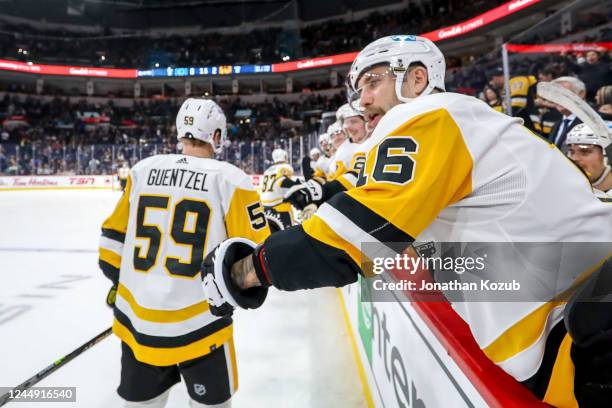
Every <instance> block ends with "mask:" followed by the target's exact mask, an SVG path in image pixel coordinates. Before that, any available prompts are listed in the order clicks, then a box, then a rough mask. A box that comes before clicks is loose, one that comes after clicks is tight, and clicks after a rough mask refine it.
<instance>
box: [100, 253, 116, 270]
mask: <svg viewBox="0 0 612 408" xmlns="http://www.w3.org/2000/svg"><path fill="white" fill-rule="evenodd" d="M99 253H100V259H101V260H102V261H104V262H106V263H108V264H111V265H113V266H114V267H115V268H117V269H119V268H120V267H121V255H119V254H117V253H115V252H113V251H109V250H108V249H104V248H100V249H99Z"/></svg>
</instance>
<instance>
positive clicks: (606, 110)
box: [595, 85, 612, 120]
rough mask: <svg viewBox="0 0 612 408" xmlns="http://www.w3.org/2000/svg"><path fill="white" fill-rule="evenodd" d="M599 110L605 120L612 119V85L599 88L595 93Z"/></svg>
mask: <svg viewBox="0 0 612 408" xmlns="http://www.w3.org/2000/svg"><path fill="white" fill-rule="evenodd" d="M595 103H596V105H597V111H598V112H599V114H600V115H601V116H602V118H603V119H604V120H612V85H606V86H602V87H601V88H599V90H598V91H597V94H596V95H595Z"/></svg>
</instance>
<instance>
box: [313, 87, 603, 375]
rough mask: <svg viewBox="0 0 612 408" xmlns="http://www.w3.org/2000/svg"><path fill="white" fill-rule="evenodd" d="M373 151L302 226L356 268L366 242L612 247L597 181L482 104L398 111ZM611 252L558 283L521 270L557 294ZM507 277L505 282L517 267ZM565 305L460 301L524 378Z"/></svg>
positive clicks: (434, 103)
mask: <svg viewBox="0 0 612 408" xmlns="http://www.w3.org/2000/svg"><path fill="white" fill-rule="evenodd" d="M364 151H366V152H367V153H366V154H367V160H366V164H365V170H364V172H363V174H362V175H361V176H360V178H359V181H358V183H357V187H356V188H353V189H350V190H348V191H346V192H345V193H343V194H339V195H337V196H334V198H333V199H332V200H330V201H328V202H327V203H325V204H323V205H322V206H321V207H319V210H318V211H317V212H316V213H315V215H314V216H313V217H312V218H311V219H309V220H308V221H306V222H304V224H303V229H304V231H305V233H306V234H307V235H308V236H310V237H311V238H313V239H315V240H318V241H320V242H324V243H325V244H327V245H328V246H330V247H333V248H334V249H335V250H341V251H343V252H344V253H346V254H347V256H349V257H350V258H351V259H352V260H353V261H354V262H355V264H357V265H363V264H362V261H363V260H364V259H373V255H372V254H369V253H366V252H367V248H368V245H364V244H367V243H375V244H381V243H383V242H412V241H413V240H415V239H416V240H417V241H422V242H427V241H438V242H491V243H492V242H514V243H519V242H550V243H554V242H597V243H612V205H611V204H610V203H607V204H606V203H603V202H601V201H599V200H597V199H596V197H594V195H593V192H592V189H591V185H590V183H589V181H588V180H587V179H586V178H585V177H584V176H583V175H582V174H581V172H580V171H579V170H578V169H577V168H576V167H575V166H574V165H573V164H572V163H570V162H569V161H568V159H567V158H566V157H565V156H564V155H563V153H562V152H560V151H559V150H558V149H557V148H556V147H555V146H554V145H551V144H549V143H548V142H546V141H545V140H543V139H541V138H540V137H538V136H536V135H534V134H533V133H532V132H530V131H529V130H528V129H526V128H525V127H523V126H522V125H521V121H520V119H516V118H512V117H509V116H506V115H504V114H502V113H499V112H496V111H495V110H493V109H490V108H489V107H488V106H487V105H486V104H485V103H483V102H482V101H479V100H478V99H476V98H472V97H469V96H465V95H460V94H453V93H439V94H432V95H428V96H424V97H419V98H417V99H415V100H414V101H412V102H410V103H405V104H400V105H398V106H396V107H394V108H393V109H391V110H390V111H389V112H387V113H386V115H385V116H384V117H383V119H382V120H381V121H380V123H379V124H378V126H377V127H376V129H375V131H374V133H373V135H372V136H371V137H370V138H369V139H368V140H367V141H365V142H364ZM561 181H562V184H561V186H560V185H559V184H557V183H560V182H561ZM378 247H380V245H378ZM370 248H371V247H370ZM606 251H607V256H610V252H612V244H611V245H610V248H609V251H608V249H605V250H604V252H597V253H595V254H592V256H589V257H586V256H579V257H572V256H571V255H570V256H568V257H563V259H559V261H563V262H564V263H563V264H561V265H560V266H559V268H560V269H559V270H558V272H559V274H558V276H556V277H550V276H548V277H547V276H544V275H541V274H540V269H539V267H538V265H528V267H526V268H525V269H523V270H522V272H525V273H526V274H527V275H528V276H527V278H529V277H530V278H531V279H532V282H533V284H534V287H538V285H540V284H541V283H542V282H543V281H546V279H557V278H558V281H555V282H554V284H555V285H556V287H557V288H558V289H559V290H560V291H564V290H570V288H572V287H573V286H572V285H574V284H576V283H577V281H579V280H580V279H582V278H584V277H585V276H586V275H585V274H588V273H589V271H591V272H592V271H593V268H596V267H597V266H598V265H601V263H602V262H603V260H604V259H605V258H606V253H605V252H606ZM574 255H576V254H574ZM330 258H331V256H330ZM500 273H501V274H502V276H499V280H500V281H505V280H509V279H512V276H513V275H512V274H513V273H514V272H513V271H500ZM529 274H531V275H529ZM548 283H551V282H548ZM564 306H565V303H564V302H563V301H552V300H550V301H546V300H545V299H542V301H525V302H518V301H517V302H492V301H484V302H464V303H454V304H453V307H454V308H455V310H456V311H457V312H458V313H459V314H460V316H461V317H462V318H463V319H464V320H465V321H466V322H467V323H468V325H469V327H470V329H471V331H472V333H473V335H474V338H475V339H476V341H477V343H478V344H479V345H480V347H481V348H482V350H483V351H484V353H485V354H486V355H487V356H488V357H489V358H490V359H491V360H492V361H493V362H495V363H496V364H498V365H499V366H500V367H501V368H503V369H504V370H505V371H506V372H508V373H509V374H511V375H512V376H513V377H514V378H516V379H517V380H519V381H522V380H525V379H528V378H529V377H530V376H532V375H533V374H534V373H535V372H536V371H537V370H538V367H539V365H540V363H541V361H542V356H543V353H544V347H545V343H546V339H547V336H548V333H549V332H550V330H551V328H552V327H553V326H554V324H555V323H557V322H559V321H560V320H561V319H562V314H563V309H564Z"/></svg>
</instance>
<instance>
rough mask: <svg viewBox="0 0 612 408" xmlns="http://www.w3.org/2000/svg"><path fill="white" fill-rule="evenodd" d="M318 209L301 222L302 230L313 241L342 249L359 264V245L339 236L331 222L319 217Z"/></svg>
mask: <svg viewBox="0 0 612 408" xmlns="http://www.w3.org/2000/svg"><path fill="white" fill-rule="evenodd" d="M320 211H321V209H319V211H317V213H315V215H314V216H313V217H312V218H311V219H309V220H308V221H307V222H305V223H304V224H302V228H303V229H304V232H305V233H306V234H307V235H308V236H310V237H311V238H313V239H314V240H315V241H319V242H322V243H324V244H326V245H329V246H330V247H333V248H336V249H339V250H341V251H344V252H345V253H346V254H347V255H348V256H349V257H350V258H351V259H352V260H353V262H355V264H357V265H360V263H361V261H362V258H363V257H362V253H361V249H360V245H355V244H354V243H353V242H351V241H349V240H347V239H345V238H344V237H343V236H341V235H340V234H339V231H338V230H337V229H336V227H335V226H334V225H333V223H332V224H331V225H330V224H328V223H327V222H326V221H325V220H324V219H322V218H321V217H320Z"/></svg>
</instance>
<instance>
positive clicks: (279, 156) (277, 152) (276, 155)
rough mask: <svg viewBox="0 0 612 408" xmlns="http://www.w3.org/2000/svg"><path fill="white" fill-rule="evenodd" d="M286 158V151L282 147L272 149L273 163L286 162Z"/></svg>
mask: <svg viewBox="0 0 612 408" xmlns="http://www.w3.org/2000/svg"><path fill="white" fill-rule="evenodd" d="M288 158H289V156H288V155H287V152H286V151H285V150H283V149H274V150H273V151H272V161H273V162H274V163H280V162H286V161H287V160H288Z"/></svg>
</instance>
